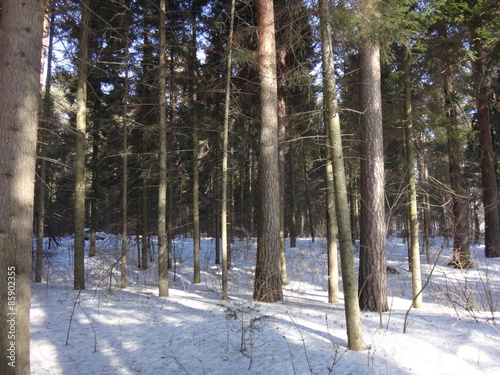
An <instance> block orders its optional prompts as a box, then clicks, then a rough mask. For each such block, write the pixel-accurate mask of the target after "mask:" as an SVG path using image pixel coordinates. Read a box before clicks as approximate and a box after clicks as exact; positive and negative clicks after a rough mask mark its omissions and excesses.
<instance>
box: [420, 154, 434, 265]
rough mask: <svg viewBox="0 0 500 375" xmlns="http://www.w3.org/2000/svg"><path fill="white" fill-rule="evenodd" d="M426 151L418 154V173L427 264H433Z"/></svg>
mask: <svg viewBox="0 0 500 375" xmlns="http://www.w3.org/2000/svg"><path fill="white" fill-rule="evenodd" d="M425 154H426V150H421V151H420V152H419V153H418V154H417V163H418V171H419V176H420V187H421V190H422V191H421V193H420V195H421V196H422V218H423V220H422V224H423V230H422V232H423V238H424V244H425V257H426V260H427V264H431V252H430V251H431V250H430V236H431V218H430V213H431V205H430V196H429V190H428V189H429V171H428V168H427V164H426V163H425Z"/></svg>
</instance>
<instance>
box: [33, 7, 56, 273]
mask: <svg viewBox="0 0 500 375" xmlns="http://www.w3.org/2000/svg"><path fill="white" fill-rule="evenodd" d="M53 24H54V12H52V13H51V16H50V21H49V25H48V29H49V45H48V48H47V72H46V78H45V91H44V96H43V102H42V105H43V107H42V116H43V121H44V123H43V124H42V123H40V126H39V128H38V134H39V136H38V138H39V143H40V149H39V150H40V151H39V152H40V164H39V165H40V171H39V172H38V209H37V218H36V226H37V234H36V265H35V282H36V283H40V282H42V270H43V238H44V233H45V202H46V196H47V182H46V179H47V142H48V140H47V136H46V132H47V130H48V128H49V127H50V124H51V105H50V91H51V86H52V54H53V53H52V50H53V47H54V29H53V26H52V25H53Z"/></svg>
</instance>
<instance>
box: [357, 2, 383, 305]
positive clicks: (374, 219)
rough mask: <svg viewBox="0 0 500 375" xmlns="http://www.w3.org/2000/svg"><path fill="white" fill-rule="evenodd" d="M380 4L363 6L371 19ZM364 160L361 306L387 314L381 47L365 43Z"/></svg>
mask: <svg viewBox="0 0 500 375" xmlns="http://www.w3.org/2000/svg"><path fill="white" fill-rule="evenodd" d="M377 3H378V0H366V1H364V2H363V5H364V8H363V10H362V11H363V12H364V14H365V15H366V16H367V17H370V14H371V12H372V11H373V8H374V7H375V6H376V4H377ZM359 54H360V62H361V108H362V111H363V124H362V132H361V134H362V158H361V223H360V234H361V237H360V255H359V302H360V307H361V309H362V310H370V311H379V312H383V311H387V310H388V309H389V306H388V304H387V271H386V231H387V229H386V222H385V170H384V145H383V139H384V138H383V130H382V94H381V83H380V80H381V78H380V47H379V45H378V44H377V42H373V41H369V40H363V41H362V42H361V45H360V50H359Z"/></svg>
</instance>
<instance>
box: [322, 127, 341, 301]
mask: <svg viewBox="0 0 500 375" xmlns="http://www.w3.org/2000/svg"><path fill="white" fill-rule="evenodd" d="M327 137H328V138H329V134H327ZM328 138H327V139H328ZM326 147H327V153H326V154H327V160H326V167H325V172H326V183H327V189H326V220H327V241H326V242H327V245H326V247H327V255H328V302H330V303H338V302H339V264H338V248H337V235H338V233H337V217H336V212H335V182H334V177H333V166H332V155H331V150H330V147H331V146H330V141H327V146H326Z"/></svg>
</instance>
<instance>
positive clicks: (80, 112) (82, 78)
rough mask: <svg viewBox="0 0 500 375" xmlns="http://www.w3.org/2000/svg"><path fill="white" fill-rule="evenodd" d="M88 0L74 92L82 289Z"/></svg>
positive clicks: (77, 269) (78, 282) (77, 265)
mask: <svg viewBox="0 0 500 375" xmlns="http://www.w3.org/2000/svg"><path fill="white" fill-rule="evenodd" d="M89 5H90V0H82V16H81V21H80V38H79V39H80V45H79V53H78V86H77V92H76V100H77V107H76V156H75V159H76V160H75V242H74V285H73V287H74V288H75V289H77V290H78V289H85V259H84V249H85V144H86V139H85V133H86V127H87V75H88V61H87V60H88V42H89V20H90V8H89Z"/></svg>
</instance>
